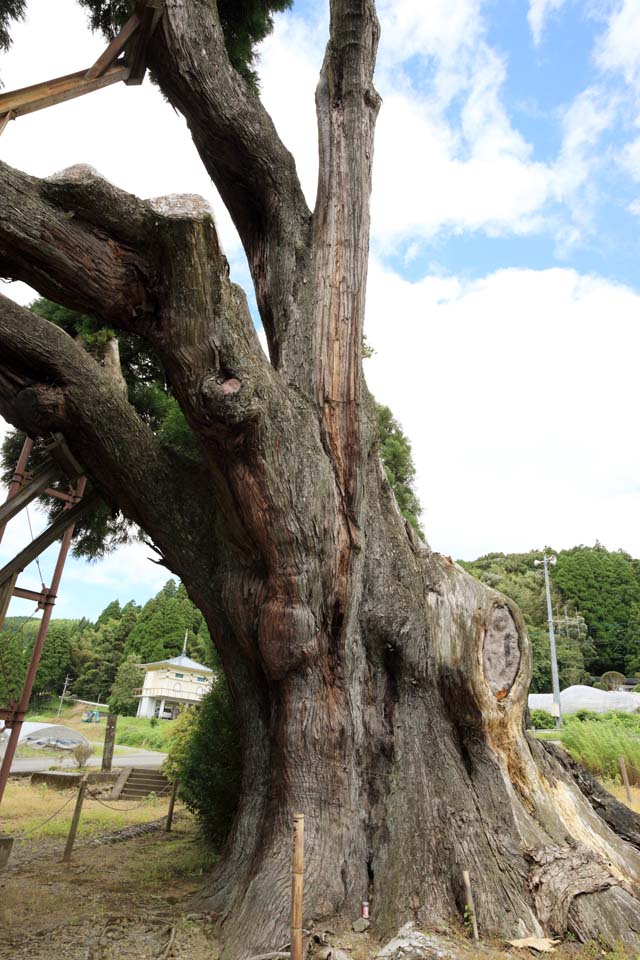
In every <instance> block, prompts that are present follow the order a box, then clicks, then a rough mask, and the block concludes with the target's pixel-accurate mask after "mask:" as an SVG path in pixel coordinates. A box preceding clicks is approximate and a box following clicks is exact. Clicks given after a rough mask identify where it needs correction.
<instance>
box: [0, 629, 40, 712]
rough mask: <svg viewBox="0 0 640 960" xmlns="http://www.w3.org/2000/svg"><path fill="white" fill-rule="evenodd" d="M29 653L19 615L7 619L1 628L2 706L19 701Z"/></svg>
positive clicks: (0, 677)
mask: <svg viewBox="0 0 640 960" xmlns="http://www.w3.org/2000/svg"><path fill="white" fill-rule="evenodd" d="M36 629H37V624H36ZM27 653H28V650H27V646H26V637H25V634H24V631H21V629H20V621H19V620H18V618H17V617H12V618H11V619H7V620H6V621H5V623H4V626H3V628H2V630H0V707H9V706H10V705H11V704H13V703H16V702H17V701H18V698H19V697H20V692H21V690H22V684H23V682H24V675H25V673H26V672H27Z"/></svg>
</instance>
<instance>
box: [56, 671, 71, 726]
mask: <svg viewBox="0 0 640 960" xmlns="http://www.w3.org/2000/svg"><path fill="white" fill-rule="evenodd" d="M71 679H72V678H71V677H70V676H69V674H67V675H66V677H65V678H64V687H63V688H62V693H61V695H60V706H59V707H58V712H57V714H56V720H59V719H60V714H61V713H62V704H63V703H64V695H65V693H66V692H67V687H68V686H69V681H70V680H71Z"/></svg>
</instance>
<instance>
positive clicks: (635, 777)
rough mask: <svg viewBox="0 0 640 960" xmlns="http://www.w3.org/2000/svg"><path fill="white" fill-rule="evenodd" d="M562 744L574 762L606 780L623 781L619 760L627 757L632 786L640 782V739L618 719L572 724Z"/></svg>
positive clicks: (568, 726)
mask: <svg viewBox="0 0 640 960" xmlns="http://www.w3.org/2000/svg"><path fill="white" fill-rule="evenodd" d="M562 742H563V744H564V746H565V747H566V749H567V750H568V751H569V753H570V754H571V756H572V757H573V758H574V760H579V761H580V763H582V764H584V766H585V767H586V768H587V770H588V771H589V772H590V773H592V774H594V775H595V776H598V777H602V778H604V779H605V780H619V779H620V769H619V767H618V758H619V757H624V759H625V763H626V765H627V772H628V774H629V780H630V781H631V783H640V740H638V736H637V733H634V732H632V731H631V730H630V729H628V728H627V726H626V725H625V724H623V723H620V721H619V720H618V719H609V720H597V721H594V720H585V721H583V722H581V723H580V722H579V723H568V724H567V725H566V726H565V729H564V732H563V735H562Z"/></svg>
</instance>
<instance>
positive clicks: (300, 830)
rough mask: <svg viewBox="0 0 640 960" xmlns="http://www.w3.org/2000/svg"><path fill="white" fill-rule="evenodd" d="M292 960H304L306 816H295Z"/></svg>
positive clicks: (292, 869)
mask: <svg viewBox="0 0 640 960" xmlns="http://www.w3.org/2000/svg"><path fill="white" fill-rule="evenodd" d="M291 873H292V877H291V960H302V889H303V884H304V814H303V813H294V815H293V858H292V864H291Z"/></svg>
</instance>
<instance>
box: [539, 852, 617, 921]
mask: <svg viewBox="0 0 640 960" xmlns="http://www.w3.org/2000/svg"><path fill="white" fill-rule="evenodd" d="M529 859H530V860H531V862H532V864H533V866H532V867H531V872H530V873H529V886H530V887H531V891H532V893H533V895H534V897H535V901H536V908H537V910H536V912H537V915H538V919H539V920H540V922H541V923H542V925H543V927H544V928H545V929H546V930H549V931H550V932H551V933H561V932H563V931H564V930H566V928H567V915H568V913H569V908H570V907H571V903H572V901H573V900H574V899H575V898H576V897H578V896H581V895H582V894H585V893H596V892H598V891H600V890H607V889H608V888H609V887H612V886H616V885H617V884H618V881H617V880H616V878H615V877H614V876H613V875H612V873H611V870H610V869H609V868H608V866H607V864H606V863H605V862H604V860H603V859H602V857H598V856H597V855H596V854H595V853H594V852H593V851H592V850H588V849H587V848H586V847H575V848H572V847H560V846H555V845H549V846H546V847H540V848H539V849H537V850H532V851H530V853H529Z"/></svg>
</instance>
